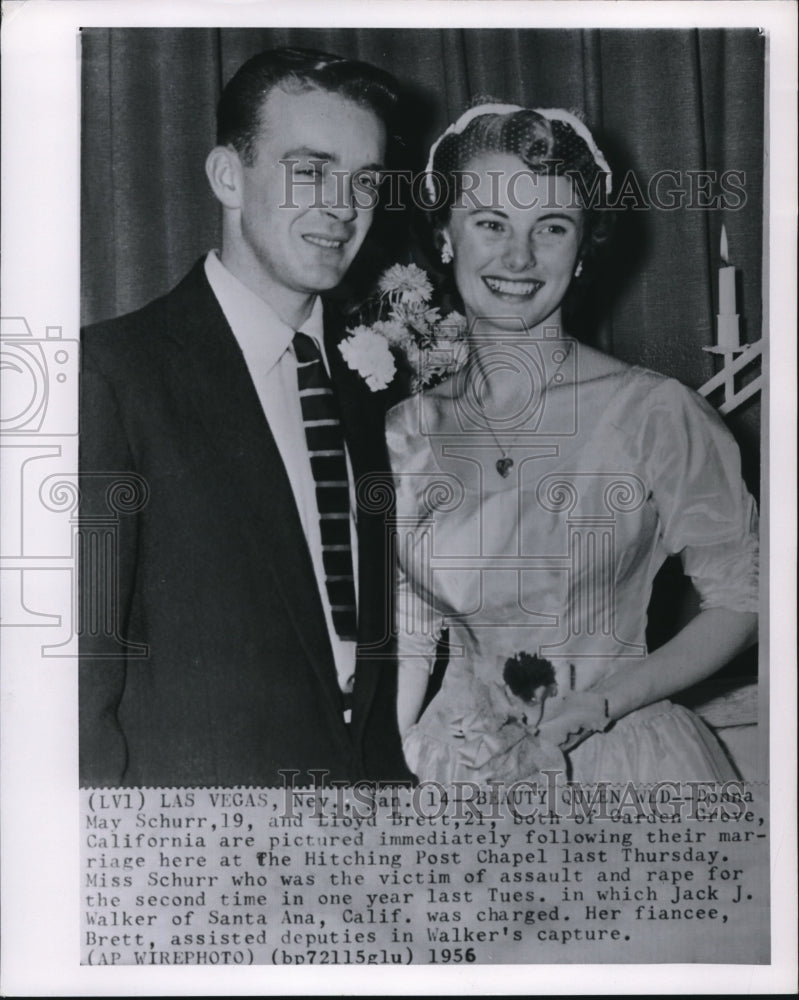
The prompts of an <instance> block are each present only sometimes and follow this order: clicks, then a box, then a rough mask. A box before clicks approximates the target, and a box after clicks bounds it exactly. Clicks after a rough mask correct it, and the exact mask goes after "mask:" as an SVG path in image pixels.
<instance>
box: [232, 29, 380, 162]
mask: <svg viewBox="0 0 799 1000" xmlns="http://www.w3.org/2000/svg"><path fill="white" fill-rule="evenodd" d="M275 87H280V88H281V89H282V90H284V91H286V92H287V93H290V94H303V93H307V92H308V91H312V90H323V91H327V92H328V93H331V94H341V96H342V97H346V98H347V99H348V100H350V101H352V102H353V103H354V104H357V105H359V106H360V107H364V108H368V109H369V110H370V111H372V112H373V113H374V114H375V115H376V116H377V118H378V119H379V120H380V121H381V122H383V124H384V125H385V127H386V132H387V134H389V135H390V134H391V124H392V115H393V112H394V109H395V107H396V104H397V99H398V89H397V83H396V80H395V79H394V77H393V76H391V74H390V73H387V72H385V70H382V69H379V68H378V67H377V66H372V65H370V64H369V63H365V62H359V61H357V60H354V59H345V58H343V57H342V56H336V55H331V54H330V53H329V52H318V51H316V50H314V49H293V48H283V49H270V50H268V51H266V52H260V53H259V54H258V55H256V56H253V57H252V59H248V60H247V62H246V63H244V65H243V66H241V67H240V69H239V70H238V71H237V72H236V74H235V75H234V76H233V77H232V79H231V80H230V82H229V83H228V84H227V86H226V87H225V89H224V90H223V92H222V96H221V98H220V99H219V104H218V105H217V110H216V124H217V129H216V141H217V144H218V145H220V146H233V148H234V149H235V150H236V152H237V153H238V154H239V156H240V157H241V159H242V162H244V163H245V164H247V165H251V164H252V162H253V158H254V155H255V144H256V140H257V138H258V135H259V132H260V129H261V126H262V124H263V123H262V113H263V107H264V102H265V101H266V98H267V97H268V96H269V93H270V91H271V90H272V89H273V88H275Z"/></svg>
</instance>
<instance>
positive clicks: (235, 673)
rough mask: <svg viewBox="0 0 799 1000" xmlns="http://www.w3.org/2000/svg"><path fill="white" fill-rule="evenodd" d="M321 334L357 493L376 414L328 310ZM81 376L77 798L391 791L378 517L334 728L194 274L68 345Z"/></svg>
mask: <svg viewBox="0 0 799 1000" xmlns="http://www.w3.org/2000/svg"><path fill="white" fill-rule="evenodd" d="M325 329H326V332H325V337H326V341H327V345H326V346H327V351H328V357H329V362H330V365H331V371H332V375H333V379H334V382H335V383H336V386H337V394H338V398H339V404H340V408H341V414H342V424H343V426H344V431H345V435H346V437H347V441H348V447H349V450H350V457H351V460H352V465H353V471H354V475H355V478H356V480H358V479H359V478H360V477H363V476H367V475H369V474H371V473H373V472H374V471H375V470H377V471H385V470H386V469H387V459H386V456H385V444H384V441H383V430H382V428H383V419H382V407H381V406H380V404H379V401H378V400H377V399H376V398H375V397H374V395H373V394H372V393H371V392H370V391H369V389H368V388H367V387H366V385H365V383H364V382H363V381H362V380H361V379H360V377H359V376H358V375H357V374H355V373H353V372H351V371H350V370H349V369H348V368H347V367H346V365H345V364H344V362H343V360H342V358H341V356H340V353H339V351H338V350H337V349H335V342H336V340H337V339H340V337H341V335H342V334H343V330H342V329H341V328H340V327H339V328H338V330H336V329H335V328H334V327H333V325H332V324H331V323H330V322H329V310H326V313H325ZM81 357H82V366H81V458H80V469H81V476H80V485H81V530H80V533H79V537H80V571H81V580H82V584H81V596H82V600H81V610H80V624H79V629H80V632H81V666H80V735H81V748H80V749H81V783H82V784H83V785H84V786H103V785H140V786H146V785H178V786H191V785H199V786H213V785H223V786H230V785H267V786H269V785H282V784H283V783H284V777H283V775H282V773H281V772H283V771H299V772H300V774H298V775H295V777H294V783H295V786H297V787H302V786H303V785H307V784H310V783H311V781H312V780H313V776H312V775H309V772H310V771H313V770H321V771H324V772H326V779H327V780H346V781H354V780H359V779H361V778H368V779H375V780H397V779H399V780H405V779H407V778H408V777H409V774H408V771H407V770H406V768H405V765H404V761H403V758H402V752H401V748H400V743H399V737H398V735H397V729H396V722H395V689H396V667H395V663H394V661H393V660H392V659H391V658H390V656H391V643H390V641H389V640H387V630H386V623H387V620H388V617H389V614H388V612H389V606H388V600H389V599H388V591H389V587H388V579H389V577H388V572H389V571H388V569H387V553H388V546H387V536H386V531H385V528H384V523H385V513H384V512H382V511H368V510H364V509H359V515H358V537H359V555H360V558H359V563H360V565H359V595H360V607H359V658H358V663H357V667H356V678H355V688H354V693H353V706H352V708H353V714H352V723H351V725H349V726H348V725H346V724H345V722H344V719H343V715H342V700H341V695H340V692H339V688H338V684H337V680H336V672H335V666H334V661H333V655H332V651H331V648H330V641H329V637H328V633H327V629H326V626H325V622H324V618H323V611H322V605H321V600H320V597H319V592H318V587H317V584H316V578H315V576H314V573H313V567H312V563H311V558H310V554H309V551H308V546H307V543H306V541H305V536H304V533H303V531H302V527H301V524H300V520H299V515H298V513H297V509H296V505H295V502H294V497H293V494H292V491H291V487H290V485H289V481H288V478H287V475H286V472H285V469H284V467H283V464H282V461H281V459H280V455H279V453H278V450H277V446H276V445H275V442H274V439H273V437H272V434H271V432H270V430H269V427H268V424H267V422H266V418H265V417H264V414H263V410H262V408H261V405H260V403H259V401H258V397H257V395H256V392H255V388H254V386H253V383H252V381H251V379H250V376H249V373H248V371H247V367H246V364H245V361H244V357H243V355H242V353H241V351H240V349H239V347H238V344H237V343H236V340H235V338H234V337H233V334H232V331H231V330H230V327H229V326H228V324H227V322H226V320H225V318H224V315H223V313H222V310H221V308H220V306H219V304H218V303H217V300H216V298H215V296H214V295H213V293H212V291H211V288H210V286H209V284H208V282H207V279H206V277H205V272H204V266H203V262H202V261H200V262H198V263H197V264H196V265H195V267H194V268H193V269H192V270H191V272H190V273H189V274H188V275H187V277H186V278H185V279H184V280H183V281H182V282H181V284H180V285H178V286H177V287H176V288H175V289H174V290H173V291H172V292H170V293H169V294H168V295H166V296H164V297H163V298H161V299H158V300H156V301H155V302H152V303H150V304H149V305H148V306H146V307H145V308H143V309H141V310H139V311H138V312H135V313H131V314H130V315H127V316H123V317H121V318H119V319H116V320H112V321H110V322H107V323H102V324H99V325H97V326H93V327H90V328H88V329H87V330H85V331H84V334H83V339H82V352H81ZM126 473H134V474H135V475H136V476H137V477H140V478H138V479H134V480H133V482H132V486H131V488H130V489H126V487H125V486H124V485H121V483H122V482H123V481H124V479H125V474H126ZM114 482H116V483H117V486H116V487H112V489H111V491H110V492H109V486H110V485H111V484H112V483H114ZM137 490H138V491H139V493H138V494H137V493H136V491H137ZM112 563H115V564H116V568H113V567H112V565H111V564H112ZM136 644H144V645H145V646H146V647H147V648H146V649H145V650H142V649H141V648H137V646H136ZM365 651H366V652H365ZM142 653H146V655H141V654H142ZM317 780H318V779H317Z"/></svg>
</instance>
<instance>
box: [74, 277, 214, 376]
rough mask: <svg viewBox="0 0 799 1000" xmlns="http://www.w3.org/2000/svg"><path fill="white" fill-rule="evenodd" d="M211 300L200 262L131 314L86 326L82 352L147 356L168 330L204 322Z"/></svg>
mask: <svg viewBox="0 0 799 1000" xmlns="http://www.w3.org/2000/svg"><path fill="white" fill-rule="evenodd" d="M212 301H213V293H212V292H211V289H210V286H209V285H208V282H207V280H206V278H205V272H204V266H203V261H202V260H200V261H198V262H197V263H196V264H195V265H194V267H192V269H191V270H190V271H189V272H188V274H186V275H185V276H184V278H183V279H182V280H181V281H180V282H179V283H178V284H177V285H176V286H175V287H174V288H172V289H171V290H170V291H168V292H167V293H166V294H165V295H161V296H159V297H158V298H156V299H153V300H152V301H151V302H148V303H147V304H146V305H144V306H141V307H140V308H138V309H135V310H133V311H132V312H129V313H124V314H123V315H121V316H116V317H114V318H113V319H107V320H102V321H100V322H98V323H92V324H90V325H88V326H85V327H84V328H83V329H82V330H81V343H82V350H83V352H84V353H85V354H87V353H88V354H91V355H92V356H97V357H113V356H126V357H129V356H130V355H131V354H137V353H140V352H145V353H146V354H148V355H150V354H151V352H152V351H153V350H157V348H158V345H159V344H161V343H162V342H163V339H164V336H165V334H167V333H169V331H170V330H173V329H175V328H184V329H185V328H187V327H190V326H191V324H192V323H195V322H198V321H202V322H206V321H207V319H208V307H209V305H210V304H211V303H212Z"/></svg>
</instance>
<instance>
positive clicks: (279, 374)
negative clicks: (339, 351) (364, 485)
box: [205, 251, 358, 691]
mask: <svg viewBox="0 0 799 1000" xmlns="http://www.w3.org/2000/svg"><path fill="white" fill-rule="evenodd" d="M205 274H206V276H207V278H208V281H209V283H210V285H211V289H212V290H213V293H214V295H215V296H216V298H217V300H218V302H219V305H220V306H221V307H222V312H223V313H224V314H225V319H226V320H227V321H228V323H229V324H230V328H231V330H232V331H233V336H234V337H235V338H236V340H237V341H238V344H239V347H240V348H241V350H242V352H243V354H244V360H245V361H246V363H247V368H248V370H249V372H250V375H251V377H252V380H253V383H254V384H255V389H256V392H257V393H258V399H259V400H260V401H261V406H262V407H263V411H264V414H265V416H266V420H267V423H268V424H269V427H270V429H271V431H272V434H273V436H274V439H275V443H276V444H277V447H278V451H279V452H280V457H281V458H282V460H283V465H284V466H285V468H286V473H287V474H288V478H289V482H290V483H291V489H292V491H293V493H294V500H295V501H296V504H297V510H298V511H299V515H300V521H301V522H302V527H303V530H304V532H305V537H306V539H307V541H308V547H309V549H310V552H311V558H312V560H313V566H314V571H315V573H316V582H317V586H318V588H319V595H320V597H321V599H322V607H323V608H324V612H325V620H326V622H327V631H328V633H329V635H330V643H331V645H332V647H333V656H334V658H335V661H336V672H337V674H338V680H339V686H340V687H341V689H342V690H343V691H351V690H352V683H353V680H354V675H355V643H354V642H352V641H350V640H345V639H341V638H339V636H338V635H337V633H336V630H335V628H334V626H333V616H332V613H331V610H330V600H329V598H328V596H327V587H326V585H325V568H324V565H323V563H322V536H321V529H320V526H319V508H318V506H317V503H316V483H315V481H314V476H313V471H312V469H311V459H310V456H309V454H308V445H307V442H306V438H305V427H304V424H303V420H302V407H301V404H300V395H299V389H298V387H297V359H296V357H295V354H294V348H293V346H292V340H293V337H294V333H295V331H294V330H292V329H291V327H290V326H287V325H286V324H285V323H284V322H283V321H282V320H281V319H280V318H279V317H278V315H277V314H276V313H275V311H274V309H272V307H271V306H270V305H269V304H268V303H266V302H265V301H264V300H263V299H262V298H260V297H259V296H258V295H256V294H255V292H252V291H250V289H249V288H247V287H246V285H243V284H242V283H241V282H240V281H239V279H238V278H236V277H235V276H234V275H233V274H231V273H230V271H228V270H227V268H226V267H225V266H224V265H223V264H222V262H221V260H220V259H219V257H218V255H217V253H216V251H211V253H209V254H208V256H207V257H206V260H205ZM298 332H302V333H305V334H307V335H308V336H309V337H313V339H314V340H315V341H316V343H317V344H318V345H319V348H320V350H321V353H322V358H323V360H324V363H325V366H326V367H327V369H328V374H329V371H330V368H329V365H328V362H327V356H326V354H325V345H324V336H323V323H322V302H321V299H319V298H318V297H317V298H316V301H315V302H314V305H313V309H312V311H311V315H310V316H309V317H308V319H307V320H306V321H305V322H304V323H303V324H302V326H301V327H300V331H298ZM347 471H348V473H349V482H350V535H351V540H352V561H353V569H354V571H355V572H354V574H353V575H354V577H355V588H356V591H355V592H356V597H357V593H358V589H357V588H358V573H357V566H358V535H357V530H356V521H355V496H354V489H353V477H352V468H351V466H350V460H349V455H347Z"/></svg>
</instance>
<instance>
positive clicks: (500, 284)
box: [483, 274, 544, 301]
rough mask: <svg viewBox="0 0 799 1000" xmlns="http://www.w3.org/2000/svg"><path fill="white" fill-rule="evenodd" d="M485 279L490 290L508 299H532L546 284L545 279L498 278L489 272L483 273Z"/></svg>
mask: <svg viewBox="0 0 799 1000" xmlns="http://www.w3.org/2000/svg"><path fill="white" fill-rule="evenodd" d="M483 281H484V283H485V284H486V285H487V287H488V289H489V291H490V292H492V293H493V294H494V295H497V296H499V297H500V298H503V299H505V300H506V301H512V300H513V299H531V298H532V297H533V296H534V295H535V294H536V292H537V291H538V290H539V288H542V287H543V285H544V282H543V281H535V280H533V279H522V278H498V277H495V276H493V275H487V274H484V275H483Z"/></svg>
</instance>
